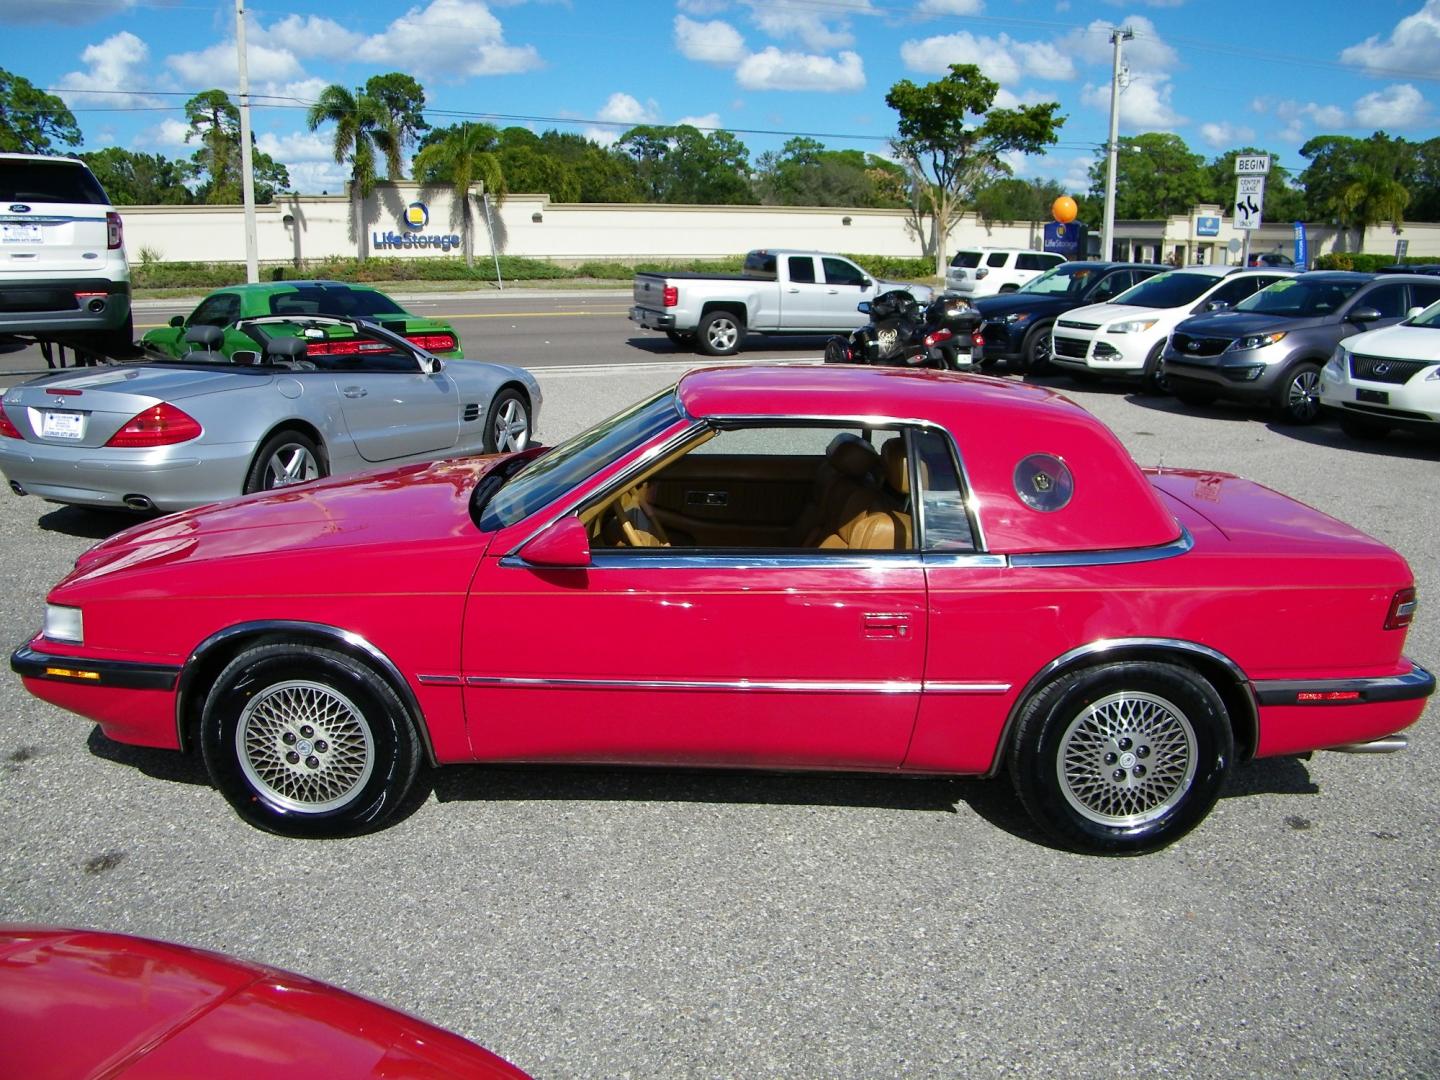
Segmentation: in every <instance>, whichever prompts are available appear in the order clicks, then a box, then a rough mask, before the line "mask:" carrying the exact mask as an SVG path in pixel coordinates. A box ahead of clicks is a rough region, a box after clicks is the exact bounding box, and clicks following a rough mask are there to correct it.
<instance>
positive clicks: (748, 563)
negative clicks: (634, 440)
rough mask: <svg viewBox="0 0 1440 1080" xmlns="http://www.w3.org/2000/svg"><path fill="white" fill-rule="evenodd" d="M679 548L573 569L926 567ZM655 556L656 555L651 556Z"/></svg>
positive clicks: (516, 559)
mask: <svg viewBox="0 0 1440 1080" xmlns="http://www.w3.org/2000/svg"><path fill="white" fill-rule="evenodd" d="M684 550H686V549H684V548H680V549H676V548H646V549H643V550H632V549H629V548H602V549H600V550H599V551H592V552H591V553H590V564H589V565H588V566H584V567H579V566H577V567H574V569H576V570H638V569H641V568H645V569H651V570H699V569H710V570H714V569H723V570H746V569H753V570H807V569H826V570H834V569H850V570H856V569H862V570H863V569H871V570H875V569H881V568H884V569H895V568H896V567H900V568H909V569H920V568H922V567H923V566H924V562H923V560H922V559H921V558H920V555H919V553H918V552H911V551H897V552H886V551H877V552H873V553H866V554H856V553H852V552H847V551H844V550H841V549H838V548H837V549H835V551H834V554H828V553H827V552H824V551H821V550H819V549H817V548H796V549H795V550H794V552H793V553H792V552H774V551H767V552H764V553H757V552H753V551H745V552H740V551H737V552H735V553H734V554H730V553H728V552H726V551H724V550H722V549H720V548H694V549H692V550H694V551H695V554H694V555H683V554H678V553H677V551H684ZM652 552H653V554H651V553H652ZM500 565H501V566H503V567H506V568H512V569H513V568H524V569H529V570H556V569H562V568H557V567H553V566H551V567H539V566H533V565H532V564H530V563H528V562H526V561H525V560H524V559H523V558H521V557H520V556H519V555H506V556H505V557H503V558H502V559H501V560H500Z"/></svg>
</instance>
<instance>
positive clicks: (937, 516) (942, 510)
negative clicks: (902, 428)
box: [914, 431, 975, 552]
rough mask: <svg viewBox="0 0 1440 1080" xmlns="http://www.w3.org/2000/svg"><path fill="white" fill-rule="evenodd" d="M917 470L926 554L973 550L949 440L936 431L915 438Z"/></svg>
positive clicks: (972, 534)
mask: <svg viewBox="0 0 1440 1080" xmlns="http://www.w3.org/2000/svg"><path fill="white" fill-rule="evenodd" d="M914 440H915V450H916V458H917V459H918V464H919V467H920V480H919V484H920V500H921V514H922V520H923V527H924V532H925V550H926V551H949V552H969V551H974V550H975V534H974V532H973V530H972V529H971V527H970V515H969V513H968V511H967V509H966V506H965V490H964V486H963V485H962V484H961V483H960V470H959V468H958V467H957V466H956V464H955V457H954V455H953V454H952V453H951V451H950V440H949V439H947V438H945V436H943V435H941V434H940V433H939V432H935V431H921V432H917V433H916V434H915V436H914Z"/></svg>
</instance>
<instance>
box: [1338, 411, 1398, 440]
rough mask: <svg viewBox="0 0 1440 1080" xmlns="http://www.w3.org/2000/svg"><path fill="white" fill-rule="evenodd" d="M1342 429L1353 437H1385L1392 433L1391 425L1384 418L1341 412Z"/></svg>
mask: <svg viewBox="0 0 1440 1080" xmlns="http://www.w3.org/2000/svg"><path fill="white" fill-rule="evenodd" d="M1340 430H1341V431H1343V432H1344V433H1345V434H1346V435H1349V436H1350V437H1351V438H1352V439H1383V438H1385V436H1386V435H1389V434H1390V425H1389V424H1387V423H1385V421H1383V420H1371V419H1369V418H1368V417H1364V416H1355V415H1353V414H1351V413H1341V414H1340Z"/></svg>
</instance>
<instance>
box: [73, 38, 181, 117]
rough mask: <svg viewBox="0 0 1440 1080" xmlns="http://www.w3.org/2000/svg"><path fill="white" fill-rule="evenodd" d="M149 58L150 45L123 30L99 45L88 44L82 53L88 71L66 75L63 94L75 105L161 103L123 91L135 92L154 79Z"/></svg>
mask: <svg viewBox="0 0 1440 1080" xmlns="http://www.w3.org/2000/svg"><path fill="white" fill-rule="evenodd" d="M149 59H150V48H149V46H147V45H146V44H145V42H143V41H141V40H140V39H139V38H138V37H136V36H135V35H134V34H132V33H130V31H128V30H122V31H120V33H118V34H115V35H113V36H111V37H108V38H106V39H105V40H104V41H102V42H100V43H99V44H98V45H90V46H87V47H86V49H85V51H84V52H82V53H81V54H80V60H81V62H82V63H84V64H85V65H86V70H84V71H72V72H70V73H69V74H67V75H62V76H61V77H60V96H61V97H62V98H64V99H65V101H66V103H67V104H69V105H72V106H75V107H81V106H86V105H155V104H158V99H157V98H152V97H143V96H136V95H135V94H133V93H121V92H120V91H127V90H128V91H133V90H134V89H135V88H136V87H138V86H140V85H141V84H142V83H147V82H149V81H150V70H149V63H148V61H149ZM76 91H85V92H84V93H77V92H76Z"/></svg>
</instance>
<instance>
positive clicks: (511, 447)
mask: <svg viewBox="0 0 1440 1080" xmlns="http://www.w3.org/2000/svg"><path fill="white" fill-rule="evenodd" d="M529 445H530V402H528V401H526V400H525V395H524V394H522V393H521V392H520V391H519V390H516V389H515V388H514V387H513V386H507V387H505V388H504V389H503V390H501V391H500V392H499V393H498V394H496V395H495V398H494V400H493V401H491V402H490V410H489V411H488V412H487V413H486V414H485V453H487V454H510V453H518V452H519V451H521V450H524V449H525V448H526V447H527V446H529Z"/></svg>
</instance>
